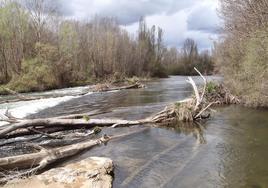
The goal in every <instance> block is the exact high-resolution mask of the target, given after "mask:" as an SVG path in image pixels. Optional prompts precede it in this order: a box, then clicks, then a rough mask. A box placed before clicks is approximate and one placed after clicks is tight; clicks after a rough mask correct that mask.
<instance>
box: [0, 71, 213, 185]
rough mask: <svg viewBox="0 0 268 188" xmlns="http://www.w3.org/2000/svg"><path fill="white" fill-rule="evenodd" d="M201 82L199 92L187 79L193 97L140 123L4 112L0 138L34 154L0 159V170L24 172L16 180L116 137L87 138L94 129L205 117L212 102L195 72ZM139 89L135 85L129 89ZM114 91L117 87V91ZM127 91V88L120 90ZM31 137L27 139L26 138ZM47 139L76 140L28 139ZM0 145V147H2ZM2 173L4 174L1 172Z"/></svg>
mask: <svg viewBox="0 0 268 188" xmlns="http://www.w3.org/2000/svg"><path fill="white" fill-rule="evenodd" d="M195 70H196V71H197V72H198V73H199V74H200V76H201V77H202V78H203V80H204V87H203V89H202V91H201V92H199V90H198V88H197V86H196V84H195V82H194V81H193V79H192V78H191V77H188V80H187V82H189V83H190V84H191V85H192V87H193V90H194V94H195V95H194V97H193V98H190V99H186V100H183V101H179V102H176V103H175V104H172V105H170V106H168V107H166V108H165V109H164V110H163V111H161V112H159V113H157V114H155V115H153V116H151V117H148V118H145V119H140V120H122V119H91V117H90V116H92V115H89V114H76V115H69V116H62V117H54V118H45V119H19V118H16V117H14V116H12V114H10V113H9V112H8V110H7V111H6V113H5V114H2V115H1V121H5V122H8V123H9V124H8V125H5V126H2V127H0V139H5V143H6V144H7V145H8V144H11V143H25V144H26V145H27V144H28V145H30V146H32V147H33V148H34V149H35V151H34V152H32V153H30V154H23V155H17V156H8V157H3V158H0V169H2V170H3V171H5V172H8V174H10V172H12V171H14V170H21V169H24V170H25V169H26V171H23V172H20V173H17V175H16V177H17V176H18V175H19V176H24V175H29V174H33V173H35V172H36V171H39V170H41V169H44V168H45V167H46V166H47V165H48V164H51V163H53V162H56V161H58V160H60V159H63V158H65V157H70V156H73V155H75V154H77V153H78V152H80V151H83V150H85V149H89V148H91V147H93V146H96V145H99V144H101V143H103V142H107V141H109V140H111V139H114V138H118V137H121V136H122V135H120V136H113V137H110V136H107V135H104V136H102V137H99V138H97V139H93V140H92V139H90V136H92V135H93V134H96V133H98V132H99V129H98V128H96V127H104V126H105V127H108V126H110V127H113V128H116V127H118V126H133V125H146V126H152V125H155V124H161V125H162V124H165V125H170V124H171V123H174V122H177V121H188V122H189V121H197V120H199V119H205V118H208V117H209V108H210V106H211V105H213V104H214V103H216V102H210V103H207V102H206V101H207V100H205V98H204V97H205V92H206V85H207V81H206V79H205V78H204V77H203V76H202V74H201V73H200V72H199V71H198V70H197V69H195ZM133 87H139V86H138V85H137V84H135V85H133V86H131V87H130V88H133ZM117 89H118V88H117ZM124 89H127V88H124ZM66 130H84V131H83V133H79V134H78V135H75V133H73V132H72V133H68V134H64V131H66ZM29 136H31V137H30V138H27V137H29ZM40 136H42V137H47V138H49V139H51V140H53V139H54V140H61V139H65V138H66V137H69V138H70V137H72V138H74V137H77V138H76V139H74V140H75V144H70V145H67V146H61V147H56V148H44V147H43V146H41V145H36V144H33V142H31V141H32V139H36V137H40ZM3 145H5V144H2V146H1V147H3ZM5 174H6V173H5ZM0 178H2V180H1V181H2V182H4V181H8V180H9V179H12V178H14V176H6V175H3V176H2V177H1V175H0Z"/></svg>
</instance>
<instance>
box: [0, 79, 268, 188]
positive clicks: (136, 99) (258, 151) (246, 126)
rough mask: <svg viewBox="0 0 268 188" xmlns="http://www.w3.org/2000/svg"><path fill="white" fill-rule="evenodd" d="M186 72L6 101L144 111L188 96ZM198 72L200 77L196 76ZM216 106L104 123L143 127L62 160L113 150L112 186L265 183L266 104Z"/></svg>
mask: <svg viewBox="0 0 268 188" xmlns="http://www.w3.org/2000/svg"><path fill="white" fill-rule="evenodd" d="M208 79H211V80H220V79H221V78H219V77H209V78H208ZM185 80H186V77H183V76H172V77H170V78H167V79H159V80H154V81H151V82H148V83H146V85H147V87H146V88H144V89H133V90H123V91H117V92H106V93H89V94H88V95H85V96H81V97H68V96H66V97H61V98H53V99H52V98H51V99H43V100H38V101H31V102H29V101H28V102H20V103H14V104H8V107H9V108H10V111H11V112H12V114H14V115H17V116H20V117H25V116H29V117H31V118H41V117H53V116H59V115H65V114H72V113H84V112H89V111H96V110H103V111H108V112H107V113H104V114H102V115H98V116H96V117H100V118H101V117H118V118H122V119H140V118H145V117H147V116H149V115H151V114H152V113H155V112H158V111H160V110H162V109H163V108H164V107H165V106H166V105H167V104H170V103H172V102H174V101H177V100H181V99H184V98H186V97H189V96H190V95H191V92H192V88H191V86H190V85H189V84H187V83H186V82H185ZM194 80H195V81H196V82H197V83H198V84H201V83H202V81H201V80H200V79H199V78H197V77H194ZM84 89H85V87H79V88H73V89H65V90H56V91H52V92H46V93H39V94H38V95H41V96H42V95H50V94H52V93H54V92H56V93H57V92H65V93H66V95H68V93H73V92H77V90H79V91H81V90H84ZM34 95H37V94H34ZM4 108H6V105H1V106H0V110H1V109H2V111H3V110H4ZM214 109H215V112H214V113H213V115H212V117H211V119H209V120H208V121H206V122H202V123H200V124H196V125H189V124H183V123H181V124H179V125H176V126H174V127H170V128H164V127H162V128H159V127H158V128H157V127H151V128H147V129H144V127H143V126H134V127H129V128H117V129H112V128H105V129H103V133H106V134H109V135H116V134H120V133H126V132H131V131H136V130H139V129H144V130H143V131H142V132H140V133H138V134H134V135H132V136H129V137H125V138H121V139H119V140H114V141H111V142H109V143H108V144H107V145H105V146H101V147H96V148H93V149H91V150H88V151H85V152H83V153H81V154H80V155H79V156H75V157H73V158H71V159H70V160H68V161H66V162H65V163H70V162H74V161H79V160H81V159H84V158H87V157H89V156H100V157H109V158H111V159H112V160H113V161H114V165H115V170H114V182H113V185H114V187H115V188H117V187H148V188H151V187H168V188H173V187H182V188H185V187H186V188H187V187H189V188H192V187H201V188H203V187H204V188H209V187H252V188H262V187H263V188H264V187H268V161H267V159H268V141H267V138H268V111H267V110H256V109H248V108H244V107H240V106H224V107H217V108H214ZM61 165H63V164H61Z"/></svg>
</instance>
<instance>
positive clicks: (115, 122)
mask: <svg viewBox="0 0 268 188" xmlns="http://www.w3.org/2000/svg"><path fill="white" fill-rule="evenodd" d="M195 70H196V71H197V72H198V74H200V76H201V77H202V78H203V80H204V88H203V92H202V94H201V96H200V94H199V91H198V88H197V86H196V84H195V82H194V81H193V79H192V78H191V77H188V80H187V82H189V83H190V84H191V85H192V87H193V90H194V93H195V98H191V99H187V100H183V101H179V102H176V103H175V104H172V105H170V106H168V107H166V109H165V110H163V111H161V112H159V113H157V114H155V115H153V116H151V117H149V118H146V119H141V120H136V121H133V120H121V119H90V118H89V116H85V115H84V114H80V115H73V116H63V117H58V118H57V117H55V118H46V119H16V118H14V117H13V116H12V115H10V114H9V113H6V114H5V116H4V117H2V121H7V122H9V123H12V124H10V125H8V126H5V127H4V128H2V129H1V128H0V138H3V137H6V136H9V135H10V134H12V132H15V131H18V130H22V129H27V128H32V127H34V128H35V130H37V131H40V130H39V128H41V129H46V128H50V127H53V128H55V127H64V128H68V127H72V128H74V129H76V128H84V127H86V128H93V127H95V126H112V127H117V126H130V125H138V124H148V123H171V122H174V121H186V122H187V121H195V120H197V119H202V118H204V117H209V116H203V113H204V112H205V111H207V110H208V109H209V107H210V106H211V105H212V104H214V103H210V104H206V102H205V100H204V94H205V91H206V88H205V87H206V79H205V78H204V77H203V75H202V74H201V73H200V72H199V71H198V70H197V69H195ZM134 86H135V87H137V84H134V85H131V86H128V87H121V88H133V87H134ZM116 89H118V88H116ZM119 89H120V88H119ZM77 118H79V119H77Z"/></svg>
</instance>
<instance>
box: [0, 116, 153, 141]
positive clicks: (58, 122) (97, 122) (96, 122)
mask: <svg viewBox="0 0 268 188" xmlns="http://www.w3.org/2000/svg"><path fill="white" fill-rule="evenodd" d="M150 122H151V121H149V120H147V119H144V120H139V121H131V120H130V121H129V120H121V119H89V120H87V119H58V118H47V119H20V120H18V122H17V123H15V124H11V125H9V126H6V127H5V128H4V129H2V130H0V138H1V137H5V136H7V134H8V133H11V132H12V131H16V130H18V129H23V128H28V127H37V126H42V127H55V126H65V127H68V126H74V127H76V126H87V127H88V128H93V127H95V126H112V125H115V124H117V125H126V126H127V125H138V124H144V123H150Z"/></svg>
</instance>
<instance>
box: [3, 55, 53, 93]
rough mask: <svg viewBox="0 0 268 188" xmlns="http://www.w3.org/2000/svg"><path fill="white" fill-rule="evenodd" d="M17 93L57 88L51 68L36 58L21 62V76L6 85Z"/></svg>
mask: <svg viewBox="0 0 268 188" xmlns="http://www.w3.org/2000/svg"><path fill="white" fill-rule="evenodd" d="M7 87H8V88H10V89H12V90H15V91H18V92H29V91H43V90H45V89H53V88H56V87H57V84H56V79H55V77H54V76H53V74H52V70H51V68H50V67H49V66H48V65H46V64H45V63H43V62H42V61H40V59H38V58H34V59H29V60H24V61H23V62H22V74H21V75H19V76H15V77H13V78H12V80H11V81H10V82H9V84H8V85H7Z"/></svg>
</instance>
